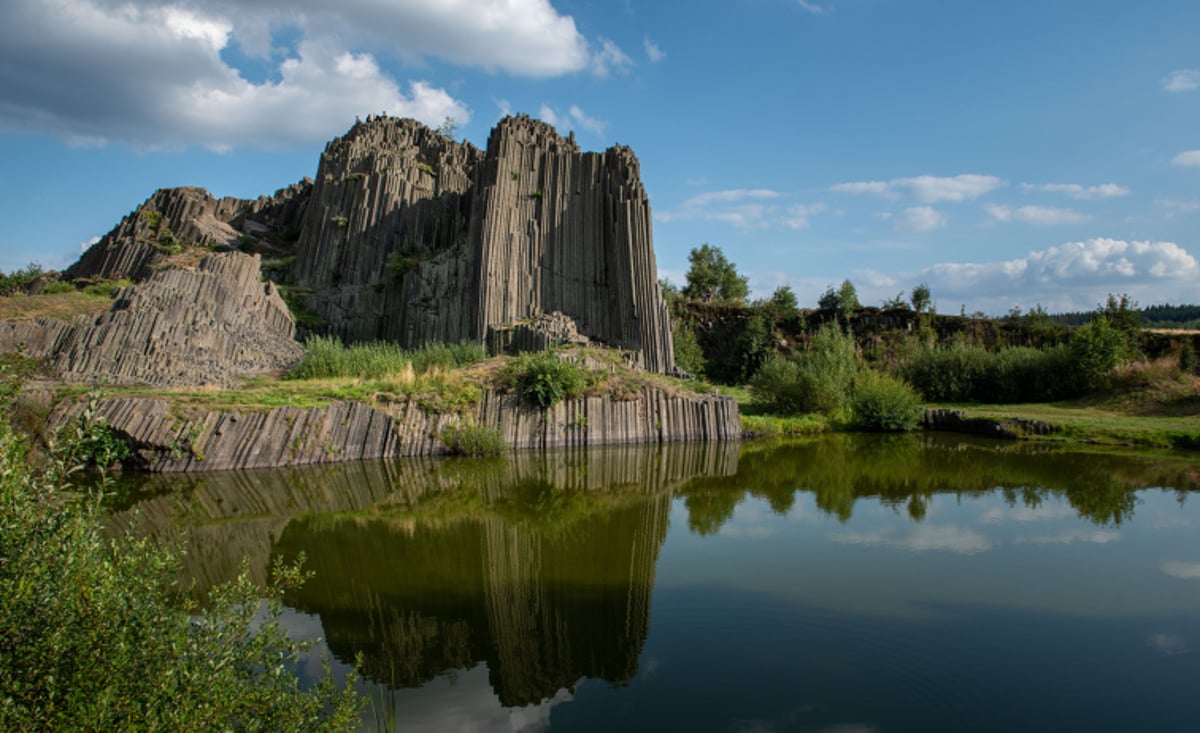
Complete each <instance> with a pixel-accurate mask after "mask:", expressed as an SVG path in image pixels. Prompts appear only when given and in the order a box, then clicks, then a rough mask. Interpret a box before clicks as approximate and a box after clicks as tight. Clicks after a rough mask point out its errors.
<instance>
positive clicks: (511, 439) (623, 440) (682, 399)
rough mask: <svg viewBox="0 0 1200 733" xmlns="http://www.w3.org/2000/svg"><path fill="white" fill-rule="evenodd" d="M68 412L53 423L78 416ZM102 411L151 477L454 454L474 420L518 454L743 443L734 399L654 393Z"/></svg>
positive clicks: (153, 403)
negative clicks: (450, 444) (452, 434)
mask: <svg viewBox="0 0 1200 733" xmlns="http://www.w3.org/2000/svg"><path fill="white" fill-rule="evenodd" d="M72 409H74V410H78V409H79V407H78V406H76V407H74V408H68V409H64V410H62V411H60V412H59V413H58V414H57V415H56V416H55V418H54V419H53V422H54V423H56V424H63V423H65V422H66V421H67V420H69V419H70V417H71V416H72V414H73V413H72V412H71V410H72ZM98 409H99V413H100V414H101V415H103V416H104V417H105V419H106V420H107V421H108V423H109V425H111V426H112V427H113V429H115V430H116V431H117V432H118V433H119V434H121V435H124V436H125V437H127V438H128V439H129V440H130V442H131V443H132V444H133V445H134V446H135V447H136V448H137V453H138V455H139V456H140V461H141V464H140V465H139V466H138V467H139V468H142V469H144V470H149V471H154V472H193V471H222V470H228V469H245V468H265V467H274V466H295V465H307V464H316V463H332V462H339V461H354V460H361V459H373V458H388V457H394V456H418V455H436V454H441V453H445V452H447V448H446V446H445V444H444V443H443V442H442V440H441V435H442V432H443V430H445V429H446V428H447V427H450V426H452V425H458V424H460V423H462V422H464V421H466V422H467V423H471V424H476V425H488V426H494V427H496V428H498V429H499V430H500V432H501V434H502V435H503V437H504V439H505V441H506V442H507V443H508V445H509V447H510V448H514V449H526V448H553V447H583V446H597V445H612V444H627V443H666V442H676V441H722V440H737V439H738V438H740V437H741V421H740V419H739V418H738V411H737V403H736V402H735V401H734V400H732V399H729V398H725V397H719V396H716V395H712V396H691V395H673V394H668V393H666V392H664V391H662V390H658V389H650V388H647V389H645V390H643V391H642V392H641V393H639V394H637V395H636V397H635V398H634V399H629V400H616V399H613V398H611V397H607V396H605V397H586V398H580V399H576V400H570V401H566V402H562V403H559V404H558V405H556V406H555V407H553V408H551V409H549V410H545V411H543V410H541V409H535V408H532V407H530V406H528V405H527V404H525V403H524V402H522V401H521V399H520V398H519V397H518V396H517V395H515V394H502V393H497V392H488V393H485V395H484V397H483V399H482V400H481V401H480V403H479V404H478V405H477V406H476V407H475V408H474V410H473V411H469V412H467V413H465V414H428V413H426V412H425V411H424V410H423V409H422V408H421V406H420V405H419V404H418V403H417V402H415V401H409V402H405V403H400V404H384V405H380V406H378V407H370V406H368V405H365V404H362V403H355V402H332V403H330V404H329V405H326V406H322V407H311V408H299V407H280V408H275V409H270V410H261V411H254V412H251V411H244V412H234V411H222V410H192V411H191V412H189V413H188V414H184V413H183V412H181V411H178V410H175V411H173V410H172V409H171V408H170V406H169V405H168V404H167V402H165V401H163V400H157V399H153V398H114V399H109V400H105V401H102V402H101V403H100V405H99V407H98Z"/></svg>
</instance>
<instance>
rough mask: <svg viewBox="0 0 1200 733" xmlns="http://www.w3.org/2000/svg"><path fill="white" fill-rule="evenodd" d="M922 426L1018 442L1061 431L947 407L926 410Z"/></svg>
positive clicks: (1017, 419) (1043, 424)
mask: <svg viewBox="0 0 1200 733" xmlns="http://www.w3.org/2000/svg"><path fill="white" fill-rule="evenodd" d="M921 424H922V425H923V426H924V427H925V429H926V430H946V431H949V432H953V433H967V434H969V435H983V436H986V437H989V438H1003V439H1005V440H1018V439H1020V438H1024V437H1026V436H1030V435H1050V434H1052V433H1055V432H1057V431H1058V429H1057V428H1056V427H1054V426H1053V425H1050V424H1049V423H1044V422H1041V421H1038V420H1025V419H1022V418H1005V419H992V418H987V417H967V414H966V413H965V412H963V411H962V410H949V409H945V408H936V409H928V408H927V409H925V410H924V411H923V413H922V417H921Z"/></svg>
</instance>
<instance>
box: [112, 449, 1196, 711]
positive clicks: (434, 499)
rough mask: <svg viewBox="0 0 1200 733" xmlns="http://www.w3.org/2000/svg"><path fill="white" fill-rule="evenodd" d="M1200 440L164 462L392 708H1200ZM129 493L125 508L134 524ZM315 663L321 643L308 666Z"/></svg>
mask: <svg viewBox="0 0 1200 733" xmlns="http://www.w3.org/2000/svg"><path fill="white" fill-rule="evenodd" d="M1197 488H1200V461H1197V460H1196V457H1195V455H1194V454H1193V455H1174V456H1171V455H1155V456H1147V455H1139V454H1136V453H1113V452H1070V451H1062V450H1048V449H1046V448H1038V447H1034V446H1027V445H1014V444H993V443H988V442H984V441H979V440H974V439H968V438H961V437H957V436H945V435H921V436H904V437H899V438H895V437H877V436H844V435H842V436H826V437H823V438H820V439H817V440H812V441H805V442H797V443H784V444H769V445H764V444H750V445H747V446H745V447H742V446H737V445H673V446H672V445H668V446H661V447H659V446H654V447H613V448H605V449H598V450H597V449H593V450H591V451H586V452H584V451H575V452H548V453H544V454H543V453H529V454H519V455H514V456H512V457H511V458H509V459H507V460H503V461H466V460H445V459H441V460H439V459H412V460H404V461H394V462H386V463H384V462H380V463H362V464H353V465H343V466H336V467H322V468H314V469H302V470H289V471H272V472H248V473H231V474H226V475H217V476H208V477H204V478H196V479H186V478H185V479H178V478H177V479H165V478H155V479H149V480H147V482H146V485H145V486H143V487H142V489H143V490H144V491H146V492H147V494H146V497H147V498H145V499H143V500H142V501H140V502H139V503H138V504H137V505H136V507H135V509H136V510H137V513H138V514H139V515H140V517H141V519H140V522H141V525H140V526H141V527H142V529H143V530H148V531H150V532H153V533H155V534H158V535H160V536H163V537H166V536H168V535H170V534H171V533H172V532H174V531H176V530H177V529H178V528H179V527H184V528H186V531H187V534H186V538H187V539H186V543H187V547H188V555H187V559H186V562H185V565H186V568H185V570H186V572H187V574H188V575H189V577H190V579H191V580H194V581H195V582H196V592H197V594H198V595H199V594H202V593H203V592H204V590H205V589H206V588H207V587H208V586H209V585H211V584H213V583H216V582H220V581H222V580H225V579H227V578H229V577H231V576H232V575H233V574H234V573H235V572H236V570H237V568H238V566H239V563H241V562H242V560H243V558H248V559H249V562H250V568H251V572H252V573H253V574H255V575H256V576H257V577H258V579H259V580H260V581H261V580H263V579H265V575H266V572H267V567H268V566H269V563H270V561H271V559H272V558H273V557H276V556H282V557H284V558H292V557H294V556H295V555H297V554H298V553H300V552H304V553H305V554H306V556H307V558H308V563H307V567H308V568H309V569H311V570H313V571H314V572H315V573H316V575H315V577H314V578H313V579H312V580H311V581H309V583H308V584H307V585H305V586H304V587H303V588H301V589H300V590H299V591H296V592H294V593H292V594H291V595H289V596H288V597H287V598H286V602H287V604H288V606H289V608H290V610H289V612H288V614H287V616H286V620H287V622H288V624H289V626H290V627H291V628H292V629H293V631H294V633H296V634H299V635H302V636H309V637H320V638H322V639H323V640H324V641H323V642H322V644H321V648H322V649H324V650H326V651H327V652H330V653H332V656H333V658H334V660H335V667H336V668H337V669H339V670H342V671H344V670H345V669H347V668H348V666H347V665H348V663H350V662H351V661H352V660H353V659H354V658H355V655H356V654H362V655H363V672H364V674H365V676H366V683H365V684H364V687H363V690H364V693H365V694H366V695H367V696H368V697H369V698H371V699H372V705H371V706H370V707H369V709H368V711H367V714H366V720H365V725H366V726H367V727H374V726H376V725H377V724H379V723H380V722H385V723H386V727H387V728H388V729H398V730H422V731H426V730H447V731H458V730H471V731H474V730H504V731H509V730H514V731H515V730H522V731H541V730H554V731H573V730H584V731H611V730H655V731H657V730H689V731H701V730H710V731H733V732H745V733H751V732H753V733H759V732H763V733H767V732H771V731H827V732H833V731H837V732H839V733H852V732H859V731H861V732H865V731H887V732H890V731H928V730H945V731H1064V730H1081V731H1191V730H1200V502H1198V501H1197V499H1200V496H1195V495H1194V493H1193V492H1195V491H1196V490H1197ZM132 518H133V512H124V513H122V514H120V515H118V517H117V521H118V524H120V523H128V522H131V521H133V520H132ZM310 666H311V667H312V670H313V671H314V672H318V673H319V669H320V664H319V662H318V661H317V660H316V659H315V658H314V660H312V662H311V665H310Z"/></svg>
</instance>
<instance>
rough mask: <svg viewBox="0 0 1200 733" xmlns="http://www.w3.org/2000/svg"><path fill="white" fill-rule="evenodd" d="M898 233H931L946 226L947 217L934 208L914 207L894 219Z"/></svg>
mask: <svg viewBox="0 0 1200 733" xmlns="http://www.w3.org/2000/svg"><path fill="white" fill-rule="evenodd" d="M894 220H895V227H896V231H899V232H931V231H933V230H934V229H941V228H942V227H944V226H946V216H945V215H944V214H942V212H940V211H938V210H937V209H935V208H933V207H932V206H913V207H912V208H908V209H905V210H904V211H902V212H900V214H899V215H898V216H896V217H894Z"/></svg>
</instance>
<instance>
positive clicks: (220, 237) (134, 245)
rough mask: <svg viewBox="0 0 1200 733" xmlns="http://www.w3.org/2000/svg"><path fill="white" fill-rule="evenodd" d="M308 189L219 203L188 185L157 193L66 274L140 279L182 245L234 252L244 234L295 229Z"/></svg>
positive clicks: (295, 188) (302, 186)
mask: <svg viewBox="0 0 1200 733" xmlns="http://www.w3.org/2000/svg"><path fill="white" fill-rule="evenodd" d="M311 191H312V181H309V180H305V181H301V182H300V183H296V184H293V185H291V186H289V187H287V188H283V189H280V190H279V191H276V192H275V194H274V195H273V196H260V197H259V198H258V199H256V200H254V201H247V200H244V199H237V198H232V197H226V198H221V199H218V198H215V197H213V196H212V195H211V194H209V193H208V192H207V191H205V190H204V189H202V188H196V187H191V186H186V187H182V188H162V189H159V190H158V191H155V192H154V195H153V196H151V197H150V198H148V199H146V201H145V202H144V203H143V204H142V205H141V206H139V207H137V208H136V209H134V210H133V211H132V212H130V213H129V215H127V216H126V217H125V218H124V219H122V220H121V223H120V224H118V225H117V226H116V227H114V228H113V230H112V231H110V232H109V233H108V234H106V235H104V237H103V238H101V239H100V241H99V242H97V243H96V244H94V245H92V246H91V247H89V248H88V250H87V251H86V252H84V253H83V256H81V257H80V258H79V261H78V262H76V263H75V264H74V265H72V266H71V267H70V268H68V269H67V271H66V272H65V273H64V276H65V277H66V278H68V279H76V278H93V279H99V280H122V279H126V278H128V279H132V280H141V279H143V278H145V277H148V276H149V275H150V274H151V272H152V270H151V268H152V266H153V265H156V264H158V263H160V262H162V261H163V260H164V259H166V258H168V257H169V256H171V254H172V253H173V252H175V251H176V250H177V249H178V248H179V247H180V246H181V245H182V244H183V243H187V244H189V245H195V246H200V247H208V248H214V249H218V248H225V249H233V248H236V247H237V246H238V245H239V243H240V241H241V238H242V236H243V234H242V232H243V231H247V232H262V231H267V230H274V231H278V232H280V233H286V232H288V231H296V230H298V228H299V225H300V219H301V217H302V216H303V213H304V207H305V205H306V204H307V203H308V196H309V194H310V192H311ZM239 230H241V231H239Z"/></svg>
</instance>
